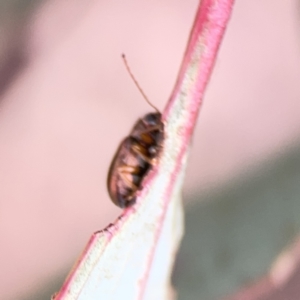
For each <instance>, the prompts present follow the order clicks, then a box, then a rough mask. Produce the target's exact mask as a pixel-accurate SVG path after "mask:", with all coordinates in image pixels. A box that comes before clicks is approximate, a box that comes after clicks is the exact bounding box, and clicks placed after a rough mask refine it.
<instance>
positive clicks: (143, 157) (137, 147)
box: [131, 145, 153, 165]
mask: <svg viewBox="0 0 300 300" xmlns="http://www.w3.org/2000/svg"><path fill="white" fill-rule="evenodd" d="M131 150H132V151H133V152H134V153H135V154H137V155H138V156H140V157H141V158H142V159H143V160H144V161H145V162H147V163H148V164H150V165H152V164H153V159H152V158H149V157H148V156H147V155H146V154H144V153H143V152H142V151H141V147H139V146H138V145H133V146H132V147H131Z"/></svg>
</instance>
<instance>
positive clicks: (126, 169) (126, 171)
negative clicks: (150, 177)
mask: <svg viewBox="0 0 300 300" xmlns="http://www.w3.org/2000/svg"><path fill="white" fill-rule="evenodd" d="M136 169H137V168H136V167H132V166H122V167H119V168H118V171H119V175H120V177H121V178H122V180H124V181H125V182H126V184H127V186H128V187H129V188H131V189H132V191H136V190H137V189H138V187H137V186H136V185H135V184H134V183H133V182H132V181H130V180H129V179H128V177H127V175H131V174H132V171H136Z"/></svg>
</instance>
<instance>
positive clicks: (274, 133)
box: [0, 0, 300, 299]
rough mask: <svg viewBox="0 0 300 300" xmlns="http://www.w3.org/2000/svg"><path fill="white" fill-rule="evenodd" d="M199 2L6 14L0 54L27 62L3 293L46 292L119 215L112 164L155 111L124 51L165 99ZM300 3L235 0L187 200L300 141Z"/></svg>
mask: <svg viewBox="0 0 300 300" xmlns="http://www.w3.org/2000/svg"><path fill="white" fill-rule="evenodd" d="M197 5H198V1H195V0H189V1H170V0H166V1H163V2H162V1H148V2H147V1H142V2H141V1H137V0H128V1H118V2H113V1H97V0H93V1H83V0H81V1H74V0H69V1H67V0H60V1H58V0H56V1H48V2H46V3H42V4H41V5H39V6H37V7H32V9H31V10H30V13H29V14H28V16H27V17H26V18H25V20H24V21H23V20H22V23H21V22H20V23H18V19H17V18H16V19H13V16H15V15H12V17H11V18H5V17H3V18H2V20H3V21H2V22H1V23H0V24H2V27H1V28H2V31H1V32H2V34H1V36H2V38H1V40H0V60H1V62H3V65H4V62H5V61H6V60H8V59H9V58H10V57H11V54H12V53H13V51H16V53H19V56H18V55H16V57H21V58H22V59H21V60H20V61H21V62H22V63H20V65H21V66H22V68H18V69H17V68H16V69H17V70H18V72H15V73H14V74H15V76H14V77H12V79H11V80H10V81H9V82H6V83H5V84H3V88H2V91H1V99H0V204H1V212H0V245H1V258H0V264H1V269H0V278H1V280H0V291H1V292H0V298H1V299H20V297H24V295H27V294H30V293H33V292H35V291H36V290H38V289H39V288H40V287H41V286H42V285H43V284H46V283H47V281H48V280H49V279H50V278H52V277H53V276H55V275H56V274H58V273H59V272H60V271H61V270H63V269H64V268H66V267H67V266H70V265H71V264H72V263H73V262H74V260H75V258H76V257H77V256H78V254H79V253H80V251H81V250H82V249H83V247H84V245H85V243H86V241H87V240H88V238H89V236H90V235H91V233H92V232H94V231H96V230H99V229H101V228H103V227H104V226H105V225H107V224H108V223H110V222H112V221H113V220H114V219H115V218H116V217H117V216H118V214H119V213H120V210H119V209H117V208H116V207H114V205H113V204H112V203H111V201H110V200H109V197H108V194H107V191H106V176H107V171H108V167H109V164H110V161H111V158H112V156H113V154H114V152H115V150H116V148H117V146H118V143H119V142H120V140H121V139H122V137H124V136H125V135H127V133H128V132H129V130H130V128H131V126H132V124H133V122H134V121H135V120H136V119H137V118H138V117H140V116H142V115H143V114H145V113H146V112H148V111H150V110H151V108H150V107H149V106H148V105H147V103H146V102H145V101H144V100H143V98H142V96H141V95H140V94H139V92H138V90H137V89H136V87H135V86H134V84H133V82H132V81H131V79H130V77H129V75H128V74H127V72H126V70H125V68H124V65H123V63H122V60H121V53H125V54H126V55H127V59H128V61H129V64H130V66H131V69H132V71H133V73H134V74H135V76H136V78H137V79H138V81H139V83H140V85H141V86H142V87H143V89H144V91H145V92H146V94H147V95H148V97H149V98H150V99H151V101H153V103H154V104H155V105H156V106H157V107H159V108H160V109H163V107H164V105H165V104H166V102H167V100H168V97H169V95H170V93H171V91H172V87H173V84H174V82H175V79H176V75H177V71H178V69H179V66H180V62H181V58H182V56H183V52H184V49H185V46H186V42H187V39H188V34H189V30H190V29H191V26H192V23H193V18H194V14H195V12H196V8H197ZM298 14H299V7H298V2H297V1H296V0H286V1H274V0H266V1H259V0H244V1H239V0H237V1H236V6H235V9H234V12H233V16H232V20H231V22H230V23H229V27H228V30H227V33H226V35H225V39H224V43H223V44H222V47H221V50H220V54H219V57H218V60H217V63H216V66H215V70H214V72H213V76H212V79H211V82H210V84H209V88H208V90H207V93H206V96H205V100H204V105H203V107H202V110H201V114H200V118H199V121H198V126H197V129H196V131H195V137H194V141H193V147H192V151H191V156H190V161H189V167H188V172H187V177H186V182H185V190H184V194H185V195H186V198H191V197H189V196H191V195H194V194H198V193H199V192H200V191H203V190H209V189H214V188H215V187H217V186H218V185H220V184H222V183H224V182H226V181H228V180H231V179H232V178H235V177H236V176H239V174H242V173H245V172H248V170H252V169H253V168H254V167H255V166H257V165H259V164H260V163H261V162H262V161H265V160H266V159H270V158H272V157H274V156H275V155H277V154H278V153H280V152H282V151H284V150H285V149H286V148H288V147H290V146H291V145H293V144H294V143H295V142H298V141H299V133H300V118H299V112H300V101H299V99H300V97H299V96H300V85H299V78H300V68H299V65H300V55H299V29H298V28H299V20H298V19H299V18H298ZM18 24H19V25H18ZM20 24H21V25H20ZM1 36H0V37H1ZM13 37H15V38H13ZM0 66H1V65H0ZM8 66H11V68H12V67H13V66H14V65H13V64H11V65H9V64H8ZM3 70H6V69H4V67H2V74H1V76H3V74H4V75H5V74H6V73H3V72H4V71H3ZM0 71H1V69H0ZM187 205H188V204H187ZM49 297H50V295H49Z"/></svg>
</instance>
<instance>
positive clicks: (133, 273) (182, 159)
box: [55, 0, 233, 300]
mask: <svg viewBox="0 0 300 300" xmlns="http://www.w3.org/2000/svg"><path fill="white" fill-rule="evenodd" d="M232 5H233V0H203V1H202V2H201V3H200V5H199V8H198V12H197V14H196V17H195V22H194V26H193V29H192V31H191V35H190V39H189V42H188V46H187V50H186V53H185V55H184V60H183V63H182V66H181V70H180V73H179V76H178V80H177V83H176V85H175V88H174V91H173V94H172V96H171V98H170V100H169V102H168V105H167V107H166V109H165V111H164V113H163V120H164V123H165V141H164V144H163V151H162V153H161V157H160V159H159V162H158V164H157V165H156V166H155V167H154V168H153V170H152V172H150V174H149V176H147V178H146V180H145V182H144V188H143V190H142V191H141V192H140V194H139V195H138V197H137V203H136V205H134V206H133V207H132V208H128V209H126V210H125V211H124V213H123V214H122V215H121V216H120V217H119V218H118V220H117V221H116V222H115V223H114V224H112V225H110V226H109V227H107V228H106V229H105V230H102V231H99V232H96V233H95V234H94V235H93V236H92V237H91V239H90V241H89V242H88V245H87V246H86V249H85V250H84V252H83V254H82V255H81V257H80V259H79V260H78V262H77V264H76V265H75V266H74V268H73V270H72V271H71V273H70V275H69V277H68V278H67V280H66V282H65V283H64V285H63V287H62V288H61V290H60V291H59V292H58V294H57V295H56V297H55V299H56V300H62V299H64V300H66V299H72V300H73V299H80V300H87V299H106V300H107V299H131V300H134V299H147V300H148V299H149V300H150V299H173V298H174V295H175V293H173V292H172V289H171V285H170V274H171V271H172V267H173V262H174V259H175V255H176V252H177V249H178V246H179V243H180V240H181V237H182V234H183V210H182V205H181V188H182V183H183V178H184V171H185V166H186V160H187V154H188V148H189V144H190V141H191V137H192V133H193V128H194V126H195V122H196V120H197V116H198V112H199V108H200V104H201V102H202V97H203V93H204V90H205V88H206V85H207V82H208V80H209V77H210V74H211V70H212V67H213V64H214V61H215V59H216V54H217V51H218V48H219V45H220V42H221V39H222V36H223V34H224V31H225V27H226V24H227V21H228V19H229V16H230V13H231V9H232Z"/></svg>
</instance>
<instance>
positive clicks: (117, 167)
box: [107, 55, 164, 208]
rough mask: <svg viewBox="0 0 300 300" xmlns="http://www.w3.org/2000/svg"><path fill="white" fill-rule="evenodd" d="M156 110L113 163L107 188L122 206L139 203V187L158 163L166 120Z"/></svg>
mask: <svg viewBox="0 0 300 300" xmlns="http://www.w3.org/2000/svg"><path fill="white" fill-rule="evenodd" d="M122 57H123V60H124V62H125V66H126V68H127V70H128V72H129V74H130V76H131V77H132V79H133V81H134V82H135V84H136V85H137V87H138V89H139V90H140V91H141V93H142V94H143V96H144V98H145V99H146V101H147V102H148V103H149V104H150V105H151V106H152V107H154V106H153V105H152V104H151V103H150V102H149V100H148V99H147V97H146V96H145V94H144V92H143V91H142V89H141V88H140V86H139V85H138V83H137V82H136V80H135V78H134V77H133V75H132V73H131V71H130V69H129V67H128V64H127V61H126V59H125V56H124V55H123V56H122ZM154 108H155V107H154ZM155 110H156V111H157V112H154V113H149V114H146V115H145V116H144V117H143V118H141V119H139V120H138V121H137V122H136V124H135V125H134V127H133V129H132V131H131V133H130V135H129V136H128V137H126V138H125V139H124V140H123V141H122V142H121V144H120V146H119V148H118V150H117V152H116V154H115V156H114V158H113V161H112V163H111V166H110V169H109V173H108V178H107V188H108V192H109V195H110V197H111V200H112V201H113V203H115V204H116V205H117V206H119V207H121V208H125V207H129V206H131V205H133V204H134V203H135V200H136V194H137V191H138V190H140V189H141V188H142V183H143V179H144V178H145V176H146V175H147V174H148V172H149V170H151V168H152V166H153V165H154V164H155V163H156V161H157V158H158V155H159V153H160V150H161V148H162V141H163V139H164V124H163V122H162V119H161V113H160V112H159V111H158V109H157V108H155Z"/></svg>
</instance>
